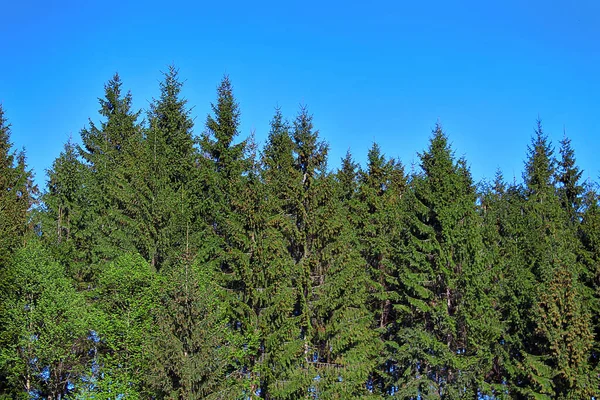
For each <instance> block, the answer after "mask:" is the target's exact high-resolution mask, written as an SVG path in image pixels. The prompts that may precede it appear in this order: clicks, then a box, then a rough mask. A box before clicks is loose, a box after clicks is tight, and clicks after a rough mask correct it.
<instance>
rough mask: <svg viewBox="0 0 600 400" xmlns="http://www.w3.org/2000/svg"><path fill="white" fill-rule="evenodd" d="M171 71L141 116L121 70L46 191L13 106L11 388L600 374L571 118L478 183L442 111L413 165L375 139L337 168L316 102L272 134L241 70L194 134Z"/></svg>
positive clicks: (450, 381) (201, 390) (284, 389)
mask: <svg viewBox="0 0 600 400" xmlns="http://www.w3.org/2000/svg"><path fill="white" fill-rule="evenodd" d="M163 75H164V76H163V80H162V82H161V83H160V85H159V90H160V95H159V96H158V98H157V99H153V100H152V102H151V104H150V106H149V109H148V110H147V114H146V115H147V118H146V121H145V122H140V115H141V111H139V112H138V111H134V110H133V109H132V96H131V94H130V93H124V92H123V90H122V82H121V80H120V77H119V76H118V75H115V76H114V77H113V78H112V79H111V80H109V81H108V83H107V84H106V85H105V88H104V89H105V90H104V96H103V98H101V99H100V110H99V114H100V118H101V120H100V122H98V123H94V122H92V121H90V123H89V126H88V127H87V128H85V129H84V130H83V131H82V132H81V136H82V137H81V139H82V144H81V146H76V145H74V144H73V143H71V142H70V141H69V142H68V143H67V144H66V145H65V147H64V150H63V152H62V153H61V154H60V155H59V157H58V158H57V159H56V160H55V162H54V163H53V165H52V168H51V169H50V170H49V171H48V186H47V190H46V192H45V194H44V196H43V198H42V200H43V206H42V207H40V208H39V209H38V210H34V211H33V212H32V210H31V208H32V205H35V194H36V190H35V187H34V186H33V184H32V181H31V179H32V175H31V173H30V172H29V171H28V170H27V167H26V163H25V157H24V155H23V153H16V152H14V151H13V150H11V143H10V125H9V124H8V123H7V121H6V119H5V118H4V114H3V111H2V109H1V108H0V398H5V399H8V398H23V399H25V398H53V399H57V398H95V399H112V398H131V399H146V398H153V399H200V398H209V399H211V398H212V399H236V398H237V399H249V398H252V399H254V398H264V399H298V398H313V399H321V400H322V399H347V398H385V397H397V398H408V399H458V398H468V399H472V398H494V399H500V398H517V399H529V398H539V399H549V398H559V399H560V398H563V399H569V398H573V399H575V398H588V399H589V398H592V397H594V398H597V397H598V395H599V393H598V388H599V387H600V382H599V381H598V377H599V376H600V363H599V361H600V356H599V355H600V345H599V343H600V342H599V340H598V338H599V337H600V317H599V315H600V233H599V232H600V205H599V204H600V202H599V196H598V194H597V193H596V191H595V190H594V186H593V184H592V183H587V184H586V185H583V184H582V183H581V182H580V180H581V176H582V172H581V170H580V169H579V168H578V167H577V165H576V161H575V160H576V159H575V153H574V150H573V149H572V148H571V143H570V141H569V140H568V139H567V138H566V137H565V138H564V139H563V141H561V148H560V156H561V157H560V159H559V160H555V159H554V152H553V148H552V144H551V142H550V141H549V140H548V138H547V136H546V135H545V133H544V132H543V131H542V125H541V122H540V121H538V123H537V127H536V129H535V132H534V136H533V138H532V141H531V144H530V146H529V147H528V153H527V159H526V161H525V172H524V174H523V183H522V184H521V183H518V182H513V183H512V184H507V183H506V182H505V181H504V179H503V177H502V174H501V173H500V172H498V173H497V175H496V178H495V180H494V181H493V182H491V183H486V182H482V183H481V184H480V185H479V186H478V187H477V189H479V190H478V191H477V189H476V185H475V184H474V182H473V180H472V177H471V174H470V171H469V168H468V164H467V161H466V160H465V159H464V158H458V159H457V158H456V157H455V155H454V152H453V150H452V148H451V146H450V141H449V138H448V137H447V135H446V134H445V133H444V132H443V131H442V128H441V126H440V125H439V124H438V125H436V127H435V129H434V131H433V134H432V137H431V140H430V143H429V146H428V148H427V149H426V150H425V151H424V152H423V153H421V154H419V161H420V163H419V167H420V168H419V169H418V170H417V171H414V172H413V173H411V174H410V175H408V176H407V175H406V173H405V171H404V166H403V165H402V163H401V162H400V161H399V160H395V159H392V158H387V157H386V156H385V155H384V154H383V152H382V150H381V149H380V148H379V146H378V145H377V144H373V146H372V147H371V148H370V150H369V151H368V154H367V163H366V165H364V166H361V165H359V164H358V163H356V162H355V161H354V160H353V158H352V155H351V154H350V152H348V153H347V154H346V156H345V157H344V158H343V159H342V161H341V165H340V168H339V170H338V171H336V172H335V173H334V172H332V171H331V170H330V169H329V168H328V166H327V156H328V145H327V144H326V143H325V142H324V141H322V140H321V138H320V137H319V132H318V131H317V130H316V129H315V127H314V126H313V118H312V115H311V114H309V112H308V110H307V109H306V108H305V107H301V108H300V111H299V113H298V114H297V116H296V118H295V119H294V120H293V121H292V123H289V122H287V121H286V119H285V118H284V116H283V114H282V112H281V110H279V109H276V112H275V115H274V117H273V119H272V121H271V127H270V132H269V134H268V138H267V141H266V144H265V146H264V147H263V148H262V149H261V151H260V152H259V151H258V150H257V149H256V147H255V144H254V143H253V138H252V136H250V137H247V138H243V137H240V122H241V113H240V107H239V104H238V103H237V101H236V98H235V96H234V91H233V85H232V83H231V81H230V79H229V77H227V76H225V77H224V78H223V80H222V81H221V82H220V84H219V86H218V87H217V98H216V101H215V103H214V104H213V105H212V109H211V114H210V115H208V116H207V119H206V124H205V131H204V132H203V134H202V135H200V136H199V137H196V136H195V135H194V131H193V128H194V123H193V119H192V113H191V108H190V107H189V106H188V104H187V101H186V100H185V98H184V97H183V83H182V81H181V80H180V78H179V74H178V70H177V69H176V68H175V67H173V66H170V67H169V69H168V70H167V72H166V73H164V74H163ZM257 153H258V154H259V156H257ZM32 226H35V228H36V229H35V230H32V229H31V227H32ZM30 231H34V232H35V234H37V236H38V237H34V234H31V233H30Z"/></svg>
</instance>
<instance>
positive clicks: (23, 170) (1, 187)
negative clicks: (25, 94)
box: [0, 104, 37, 269]
mask: <svg viewBox="0 0 600 400" xmlns="http://www.w3.org/2000/svg"><path fill="white" fill-rule="evenodd" d="M10 133H11V131H10V124H9V123H8V120H7V119H6V117H5V116H4V109H3V107H2V105H1V104H0V269H2V268H3V267H4V266H6V265H7V263H8V262H9V259H10V254H11V252H12V251H13V250H15V249H16V248H17V247H18V246H19V245H21V244H22V243H23V240H22V238H23V235H24V234H25V232H26V231H27V230H28V228H29V224H28V211H29V209H30V207H31V206H32V205H33V203H34V200H35V193H36V191H37V188H36V187H35V186H34V185H33V183H32V179H33V177H32V173H31V172H30V171H29V170H27V165H26V161H25V153H24V152H23V151H21V152H19V153H16V152H14V151H12V143H11V142H10Z"/></svg>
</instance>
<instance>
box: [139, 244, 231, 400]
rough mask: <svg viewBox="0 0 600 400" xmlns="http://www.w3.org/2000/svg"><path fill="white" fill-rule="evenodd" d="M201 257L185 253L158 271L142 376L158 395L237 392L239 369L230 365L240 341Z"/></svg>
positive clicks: (218, 396) (183, 398)
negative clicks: (156, 304) (146, 369)
mask: <svg viewBox="0 0 600 400" xmlns="http://www.w3.org/2000/svg"><path fill="white" fill-rule="evenodd" d="M202 257H203V255H200V256H199V258H198V259H197V260H192V259H190V258H189V257H184V258H183V259H182V261H180V263H179V264H178V265H172V266H170V267H165V268H164V269H163V270H162V272H161V275H162V279H161V282H160V285H159V286H158V289H159V292H158V297H159V302H160V306H159V307H158V308H155V309H154V310H153V317H154V319H155V320H156V330H155V331H154V332H153V334H152V346H151V351H150V358H151V360H150V363H149V364H150V372H149V374H148V376H147V377H145V380H146V383H147V386H148V387H149V388H150V389H152V390H154V392H155V393H156V395H157V396H158V398H169V399H181V400H187V399H205V398H206V399H209V398H215V399H225V398H227V399H229V398H238V397H239V396H240V394H241V393H240V392H239V391H237V390H236V389H237V385H236V384H235V382H236V380H237V379H236V378H237V376H236V374H237V372H238V369H237V366H236V365H232V364H231V360H235V358H236V355H237V354H236V353H235V350H236V349H237V348H239V343H236V342H235V339H232V336H230V335H229V333H230V332H231V330H230V329H229V327H228V325H229V323H228V320H227V317H226V309H225V306H224V303H223V298H224V295H223V293H222V292H221V289H220V288H219V287H218V286H217V285H216V281H215V276H214V271H212V270H211V269H210V268H208V267H207V265H206V264H205V262H206V260H203V259H202Z"/></svg>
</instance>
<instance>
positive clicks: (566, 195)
mask: <svg viewBox="0 0 600 400" xmlns="http://www.w3.org/2000/svg"><path fill="white" fill-rule="evenodd" d="M560 155H561V158H560V160H559V161H558V168H557V179H556V180H557V182H558V184H559V195H560V201H561V205H562V207H563V209H564V210H565V212H566V213H567V215H568V217H569V220H570V221H571V223H572V224H576V223H578V222H579V217H580V211H581V207H582V202H583V197H582V196H583V192H584V187H583V185H582V184H581V182H580V180H581V175H582V174H583V171H582V170H580V169H579V168H578V167H577V165H576V161H575V151H574V150H573V148H572V147H571V139H569V138H568V137H567V136H566V135H565V137H564V138H563V140H561V142H560Z"/></svg>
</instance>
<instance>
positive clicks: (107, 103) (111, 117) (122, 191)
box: [79, 74, 142, 276]
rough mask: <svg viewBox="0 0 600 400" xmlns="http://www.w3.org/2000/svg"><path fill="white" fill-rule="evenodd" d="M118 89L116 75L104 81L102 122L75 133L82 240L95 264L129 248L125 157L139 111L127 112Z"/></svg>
mask: <svg viewBox="0 0 600 400" xmlns="http://www.w3.org/2000/svg"><path fill="white" fill-rule="evenodd" d="M122 85H123V84H122V81H121V78H120V77H119V75H118V74H115V75H114V76H113V78H112V79H110V80H109V81H108V83H107V84H106V85H105V86H104V98H101V99H99V102H100V109H99V111H98V112H99V114H100V116H101V117H102V118H103V120H102V121H101V122H100V124H95V123H94V122H93V121H91V120H90V121H89V127H87V128H84V129H83V130H82V131H81V139H82V143H83V146H81V147H80V148H79V152H80V154H81V156H82V157H83V159H84V161H85V165H86V166H87V170H86V174H85V178H84V187H85V193H84V194H83V196H84V197H85V204H86V207H85V208H84V211H85V215H84V216H83V218H84V219H85V223H84V224H85V230H84V231H83V232H82V236H83V237H84V239H83V241H84V243H86V247H87V249H86V251H85V252H86V259H87V260H86V261H87V263H88V264H91V265H96V266H97V265H98V264H100V263H102V262H104V261H107V260H112V259H114V258H115V257H116V256H117V255H119V254H121V253H122V251H123V250H125V251H132V250H134V249H135V246H134V244H133V237H134V236H135V233H134V231H133V229H132V227H131V224H132V222H131V221H130V220H129V219H128V218H127V215H126V213H124V212H123V211H124V208H125V204H126V203H127V201H128V197H129V196H130V195H131V194H132V193H134V188H133V187H132V185H130V184H128V183H130V182H128V181H127V177H126V175H127V174H128V173H133V171H130V170H129V167H131V164H132V162H131V159H132V158H137V157H136V152H137V151H138V149H139V148H140V146H141V140H142V129H141V126H140V124H139V123H138V118H139V115H140V112H139V111H137V112H136V111H133V110H132V96H131V93H129V92H128V93H123V92H122ZM91 273H92V276H93V272H91Z"/></svg>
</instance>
